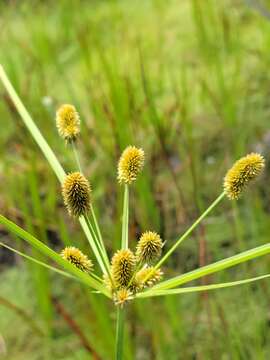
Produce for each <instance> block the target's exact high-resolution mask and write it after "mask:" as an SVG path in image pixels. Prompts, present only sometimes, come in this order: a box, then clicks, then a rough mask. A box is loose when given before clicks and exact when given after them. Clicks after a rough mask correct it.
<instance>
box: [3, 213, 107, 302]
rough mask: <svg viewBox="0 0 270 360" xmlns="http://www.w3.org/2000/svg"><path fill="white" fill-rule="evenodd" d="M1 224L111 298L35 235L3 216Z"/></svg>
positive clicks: (93, 281) (88, 277)
mask: <svg viewBox="0 0 270 360" xmlns="http://www.w3.org/2000/svg"><path fill="white" fill-rule="evenodd" d="M0 223H1V224H2V225H4V226H5V228H6V229H8V230H9V231H10V232H12V233H13V234H15V235H17V236H18V237H20V238H21V239H23V240H25V241H26V242H28V243H29V244H30V245H31V246H33V247H34V248H35V249H37V250H38V251H39V252H41V253H42V254H43V255H45V256H47V257H49V258H51V259H52V260H54V261H55V262H56V263H57V264H58V265H60V266H62V267H63V268H64V269H65V270H67V271H69V272H70V273H71V274H72V275H74V276H76V277H78V278H79V279H80V280H81V281H82V282H84V283H85V284H86V285H88V286H90V287H92V288H94V289H96V290H99V291H100V292H102V293H103V294H104V295H106V296H108V297H109V293H108V291H107V290H106V289H105V287H104V286H103V285H101V284H100V283H99V282H98V281H97V280H95V279H94V278H93V277H92V276H91V275H87V274H86V273H84V272H83V271H81V270H79V269H78V268H76V267H75V266H73V265H72V264H71V263H69V262H68V261H66V260H65V259H63V258H62V257H61V256H60V255H59V254H57V253H56V252H55V251H53V250H52V249H50V248H49V247H48V246H47V245H45V244H43V243H42V242H41V241H39V240H38V239H36V238H35V237H34V236H33V235H31V234H29V233H28V232H27V231H25V230H23V229H22V228H20V227H19V226H18V225H16V224H14V223H13V222H12V221H10V220H8V219H7V218H5V217H4V216H3V215H0Z"/></svg>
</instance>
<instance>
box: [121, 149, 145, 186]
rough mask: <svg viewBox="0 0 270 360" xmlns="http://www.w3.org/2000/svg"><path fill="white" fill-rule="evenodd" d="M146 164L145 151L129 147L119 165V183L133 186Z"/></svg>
mask: <svg viewBox="0 0 270 360" xmlns="http://www.w3.org/2000/svg"><path fill="white" fill-rule="evenodd" d="M143 164H144V151H143V150H142V149H138V148H136V147H135V146H128V147H127V148H126V149H125V150H124V152H123V153H122V155H121V157H120V160H119V163H118V181H119V183H120V184H131V183H132V182H133V181H134V180H136V178H137V176H138V174H139V173H140V171H141V170H142V167H143Z"/></svg>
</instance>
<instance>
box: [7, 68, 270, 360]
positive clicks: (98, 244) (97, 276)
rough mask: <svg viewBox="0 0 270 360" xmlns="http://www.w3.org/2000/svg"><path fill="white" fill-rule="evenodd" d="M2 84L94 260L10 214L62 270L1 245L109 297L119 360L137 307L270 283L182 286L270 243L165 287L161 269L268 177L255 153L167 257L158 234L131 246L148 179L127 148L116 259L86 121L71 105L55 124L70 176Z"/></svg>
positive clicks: (140, 159)
mask: <svg viewBox="0 0 270 360" xmlns="http://www.w3.org/2000/svg"><path fill="white" fill-rule="evenodd" d="M0 79H1V81H2V83H3V85H4V87H5V89H6V91H7V93H8V95H9V97H10V99H11V100H12V102H13V103H14V106H15V107H16V109H17V111H18V113H19V114H20V116H21V118H22V121H23V122H24V124H25V126H26V127H27V129H28V130H29V132H30V134H31V135H32V136H33V138H34V140H35V141H36V143H37V144H38V146H39V147H40V149H41V151H42V152H43V154H44V156H45V157H46V159H47V160H48V162H49V164H50V166H51V167H52V169H53V170H54V172H55V174H56V176H57V178H58V180H59V181H60V183H61V187H62V196H63V201H64V204H65V206H66V208H67V211H68V212H69V214H70V216H71V217H73V218H75V219H78V221H79V222H80V225H81V227H82V230H83V232H84V233H85V236H86V239H87V240H88V242H89V245H90V249H91V257H92V259H90V258H89V257H88V255H86V254H83V253H82V252H81V251H80V250H79V249H78V248H77V247H76V244H73V246H69V247H66V248H64V249H63V250H62V251H61V253H57V252H56V251H54V250H53V249H51V248H50V247H48V246H47V245H45V244H44V243H42V242H41V241H39V240H38V239H37V238H36V237H34V236H33V235H31V234H30V233H29V232H27V231H25V230H24V229H22V228H21V227H19V226H18V225H16V224H15V223H13V222H12V221H10V220H9V219H7V218H6V217H4V216H3V215H0V223H1V224H2V225H3V226H4V227H5V228H6V229H7V230H9V231H10V232H12V233H14V234H15V235H17V236H18V237H19V238H21V239H22V240H24V241H26V242H27V243H28V244H30V246H32V247H33V248H35V249H37V250H38V251H39V252H40V253H42V254H43V255H45V257H47V258H48V259H51V260H52V261H53V263H55V264H57V265H58V267H57V266H55V265H52V264H51V263H49V262H48V263H45V262H42V261H40V260H37V259H35V258H33V257H31V256H29V255H27V254H24V253H22V252H20V251H18V250H16V249H14V248H13V247H11V246H7V245H6V244H4V243H0V245H1V246H4V247H6V248H7V249H9V250H11V251H14V252H15V253H17V254H19V255H21V256H22V257H25V258H26V259H28V260H30V261H33V262H35V263H36V264H38V265H40V266H44V267H46V268H48V269H50V270H52V271H54V272H57V273H58V274H60V275H62V276H66V277H69V278H70V279H71V280H74V281H79V282H80V283H83V284H84V285H85V286H86V287H88V288H89V290H91V291H93V292H95V293H96V296H105V297H107V298H108V300H111V301H113V303H114V304H115V310H116V313H117V316H116V341H115V343H116V346H115V359H117V360H121V359H123V344H124V340H123V339H124V324H125V321H126V319H125V311H126V307H127V306H128V304H129V303H130V302H132V301H135V300H139V299H143V298H151V297H156V296H169V295H176V294H184V293H190V292H200V291H209V290H214V289H220V288H228V287H232V286H237V285H242V284H247V283H251V282H254V281H257V280H261V279H265V278H267V277H269V276H270V274H265V275H261V276H257V277H252V278H247V279H243V280H238V281H230V282H225V283H216V284H210V285H201V286H189V287H185V286H183V285H184V284H187V283H189V282H191V281H193V280H196V279H199V278H202V277H204V276H206V275H209V274H213V273H216V272H219V271H221V270H224V269H227V268H230V267H232V266H235V265H237V264H240V263H244V262H247V261H249V260H252V259H255V258H257V257H259V256H262V255H265V254H268V253H269V252H270V244H269V243H267V244H265V245H262V246H258V247H255V248H253V249H250V250H247V251H244V252H241V253H239V254H236V255H234V256H231V257H228V258H225V259H223V260H220V261H217V262H214V263H212V264H210V265H207V266H203V267H200V268H198V269H196V270H193V271H190V272H187V273H184V274H181V275H177V276H175V277H173V278H170V279H167V278H165V279H164V280H163V276H164V274H163V269H162V267H163V266H164V264H165V263H166V261H167V260H168V259H169V258H170V257H171V256H172V254H173V253H174V252H175V251H176V250H177V248H178V247H179V245H180V244H181V243H182V242H183V241H184V240H185V239H186V238H187V237H188V236H189V235H190V234H191V233H192V232H193V231H194V229H195V228H196V227H197V226H198V225H199V224H200V223H201V222H202V221H203V220H204V219H205V218H206V217H207V216H208V215H209V213H210V212H211V211H212V210H213V209H214V208H215V207H216V206H217V205H218V204H219V203H221V201H222V200H224V199H226V198H227V199H229V200H231V201H235V200H237V199H238V198H239V197H240V195H241V194H242V192H243V190H244V188H245V187H246V186H247V185H248V184H249V182H250V181H252V180H253V179H255V178H256V177H257V176H258V175H259V174H260V173H261V172H262V170H263V168H264V166H265V160H264V158H263V156H261V155H260V154H257V153H251V154H248V155H246V156H244V157H243V158H241V159H240V160H238V161H236V163H235V164H234V165H233V166H232V168H231V169H229V171H228V172H227V174H226V176H225V178H224V183H223V191H221V193H220V194H219V195H218V196H217V197H216V199H215V200H214V201H213V202H212V204H210V206H209V207H208V208H207V209H206V210H205V211H204V212H203V213H202V214H201V216H200V217H199V218H198V219H197V220H196V221H195V222H194V223H193V224H192V225H191V226H190V227H189V228H188V229H187V230H186V231H185V232H184V233H183V234H182V235H181V236H180V237H179V238H178V239H177V240H176V241H171V242H170V241H167V246H166V247H168V249H167V250H166V251H165V253H164V255H163V256H162V251H163V247H164V243H165V242H164V241H163V240H162V239H161V237H160V235H159V234H158V233H157V232H155V231H154V230H147V231H145V232H144V233H143V234H142V235H141V236H140V238H139V240H138V242H137V246H136V249H131V248H130V246H129V193H130V191H132V185H133V183H134V182H135V181H136V179H137V177H138V176H142V175H141V173H142V171H143V166H144V163H145V154H144V151H143V150H142V149H140V148H137V147H135V146H128V147H127V148H126V149H125V150H124V151H123V153H122V155H121V157H120V159H119V162H118V167H117V180H118V183H119V186H122V188H123V213H122V219H121V221H122V236H121V239H120V240H119V250H117V251H116V253H115V254H113V255H112V257H111V260H110V257H109V254H108V252H107V250H106V247H105V242H104V239H103V236H102V232H101V229H100V227H99V223H98V219H97V217H96V215H95V211H94V204H93V200H92V194H91V191H92V186H91V185H90V182H89V180H88V179H87V178H86V176H85V175H84V174H83V170H82V167H81V165H80V159H79V154H78V151H77V147H76V141H77V138H78V136H79V134H80V117H79V114H78V112H77V111H76V109H75V107H74V106H73V105H69V104H65V105H62V106H61V107H60V108H59V109H58V111H57V113H56V125H57V129H58V132H59V135H60V137H61V138H63V140H64V141H66V143H67V145H68V146H69V147H70V148H72V151H73V152H74V157H75V160H76V164H77V165H76V167H77V168H76V169H74V172H72V173H69V174H66V172H65V171H64V169H63V167H62V166H61V164H60V163H59V161H58V159H57V157H56V155H55V154H54V152H53V151H52V149H51V148H50V146H49V145H48V143H47V142H46V140H45V139H44V137H43V136H42V134H41V132H40V131H39V129H38V127H37V126H36V124H35V123H34V121H33V119H32V118H31V116H30V115H29V113H28V112H27V110H26V108H25V107H24V105H23V103H22V102H21V100H20V98H19V97H18V95H17V93H16V92H15V90H14V88H13V86H12V84H11V83H10V81H9V79H8V77H7V75H6V73H5V71H4V69H3V67H1V66H0Z"/></svg>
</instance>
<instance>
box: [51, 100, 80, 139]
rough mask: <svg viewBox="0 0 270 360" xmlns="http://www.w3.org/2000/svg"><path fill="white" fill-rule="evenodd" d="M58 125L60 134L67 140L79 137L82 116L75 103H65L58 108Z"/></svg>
mask: <svg viewBox="0 0 270 360" xmlns="http://www.w3.org/2000/svg"><path fill="white" fill-rule="evenodd" d="M56 126H57V129H58V132H59V135H60V136H61V137H62V138H63V139H65V140H66V141H67V142H72V141H75V140H76V139H77V137H78V135H79V133H80V117H79V114H78V113H77V111H76V109H75V107H74V106H73V105H70V104H64V105H62V106H61V107H60V108H59V109H58V110H57V112H56Z"/></svg>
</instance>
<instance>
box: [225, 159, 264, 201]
mask: <svg viewBox="0 0 270 360" xmlns="http://www.w3.org/2000/svg"><path fill="white" fill-rule="evenodd" d="M264 166H265V160H264V158H263V156H262V155H260V154H256V153H251V154H248V155H246V156H244V157H242V158H241V159H239V160H238V161H236V163H235V164H234V165H233V166H232V168H231V169H230V170H229V171H228V172H227V174H226V176H225V178H224V191H225V193H226V195H227V196H228V198H229V199H231V200H233V199H238V198H239V196H240V194H241V193H242V191H243V189H244V188H245V187H246V185H247V184H248V183H249V182H250V181H251V180H253V179H255V178H256V177H257V176H258V175H259V174H260V172H261V171H262V170H263V168H264Z"/></svg>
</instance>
